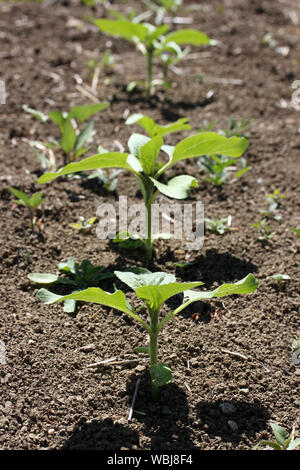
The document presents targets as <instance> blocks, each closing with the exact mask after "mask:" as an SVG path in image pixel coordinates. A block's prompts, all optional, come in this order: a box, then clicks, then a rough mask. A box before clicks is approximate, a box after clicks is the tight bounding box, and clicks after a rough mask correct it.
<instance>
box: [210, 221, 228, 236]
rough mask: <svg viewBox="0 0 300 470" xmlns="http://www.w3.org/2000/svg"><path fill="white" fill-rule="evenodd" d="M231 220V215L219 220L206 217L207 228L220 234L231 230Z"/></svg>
mask: <svg viewBox="0 0 300 470" xmlns="http://www.w3.org/2000/svg"><path fill="white" fill-rule="evenodd" d="M230 221H231V217H226V218H224V219H219V220H214V219H208V218H205V219H204V222H205V227H206V229H207V230H209V231H210V232H213V233H217V234H219V235H223V234H224V233H225V232H227V231H229V230H230Z"/></svg>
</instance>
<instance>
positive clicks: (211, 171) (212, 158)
mask: <svg viewBox="0 0 300 470" xmlns="http://www.w3.org/2000/svg"><path fill="white" fill-rule="evenodd" d="M197 163H198V165H199V166H200V168H203V169H204V170H206V171H207V172H208V177H206V178H204V180H205V181H208V182H209V183H212V184H214V185H215V186H221V185H222V184H224V183H228V182H233V181H234V180H236V179H238V178H240V177H241V176H243V175H244V174H245V173H246V172H247V171H249V170H251V167H250V166H248V163H247V160H246V159H245V158H240V159H239V163H240V165H241V168H240V169H239V170H237V171H235V170H236V164H237V158H234V159H233V158H228V156H226V155H204V156H202V157H201V158H199V159H198V160H197ZM233 171H235V173H234V174H233V178H232V179H231V180H230V175H231V174H232V172H233Z"/></svg>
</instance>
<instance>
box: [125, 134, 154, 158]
mask: <svg viewBox="0 0 300 470" xmlns="http://www.w3.org/2000/svg"><path fill="white" fill-rule="evenodd" d="M150 140H151V139H150V138H149V137H146V136H145V135H143V134H132V135H131V136H130V138H129V140H128V143H127V145H128V148H129V150H130V153H131V155H133V156H134V157H136V158H139V156H140V151H141V148H142V147H144V145H146V144H147V143H148V142H150Z"/></svg>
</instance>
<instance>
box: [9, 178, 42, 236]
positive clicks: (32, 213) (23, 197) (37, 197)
mask: <svg viewBox="0 0 300 470" xmlns="http://www.w3.org/2000/svg"><path fill="white" fill-rule="evenodd" d="M8 189H9V190H10V192H11V193H12V194H13V195H14V196H15V197H16V198H17V199H16V200H15V201H14V202H15V203H16V204H19V205H20V206H24V207H26V208H27V209H28V214H29V219H30V227H31V230H33V228H34V225H35V224H36V223H37V219H36V211H37V209H38V208H39V207H40V206H41V205H42V204H43V203H44V202H45V201H46V198H44V197H43V195H42V193H40V192H37V193H34V194H33V195H32V196H31V197H30V196H28V195H27V194H26V193H23V192H22V191H19V190H18V189H15V188H12V187H9V188H8Z"/></svg>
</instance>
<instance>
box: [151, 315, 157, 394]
mask: <svg viewBox="0 0 300 470" xmlns="http://www.w3.org/2000/svg"><path fill="white" fill-rule="evenodd" d="M156 326H157V322H156ZM156 326H155V327H154V328H153V327H151V333H150V367H152V366H154V365H155V364H157V337H158V331H157V328H156ZM157 396H158V387H157V385H155V383H154V382H153V381H152V398H153V400H156V399H157Z"/></svg>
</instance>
